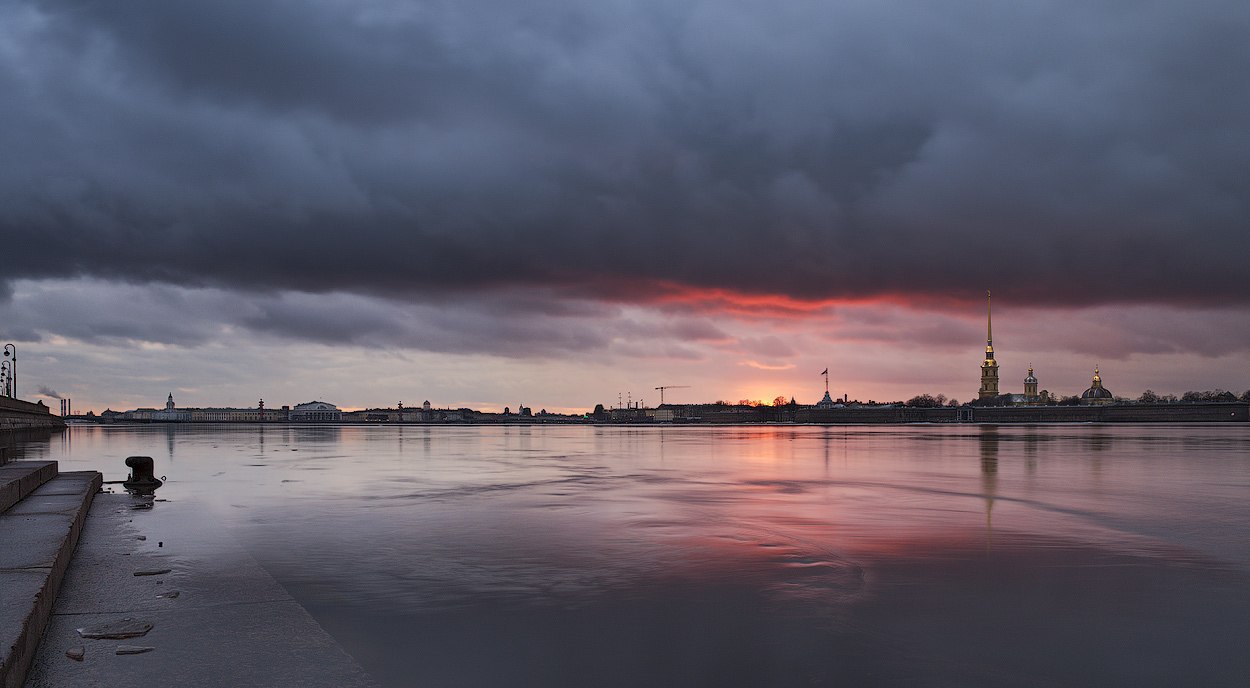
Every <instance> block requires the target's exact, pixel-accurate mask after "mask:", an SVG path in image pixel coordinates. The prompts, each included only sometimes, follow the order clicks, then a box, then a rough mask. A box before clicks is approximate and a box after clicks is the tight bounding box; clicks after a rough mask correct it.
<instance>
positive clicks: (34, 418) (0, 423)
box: [0, 397, 65, 432]
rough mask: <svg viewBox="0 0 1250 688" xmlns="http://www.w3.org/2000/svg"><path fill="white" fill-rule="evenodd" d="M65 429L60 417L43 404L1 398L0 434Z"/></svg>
mask: <svg viewBox="0 0 1250 688" xmlns="http://www.w3.org/2000/svg"><path fill="white" fill-rule="evenodd" d="M63 427H65V421H64V420H63V419H62V418H61V417H60V416H54V415H52V412H51V410H50V409H48V407H47V406H45V405H44V404H43V403H42V402H40V403H36V404H32V403H31V402H29V401H22V400H21V399H13V398H10V397H0V432H12V431H19V430H32V429H55V428H63Z"/></svg>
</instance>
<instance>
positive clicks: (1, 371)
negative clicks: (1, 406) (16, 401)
mask: <svg viewBox="0 0 1250 688" xmlns="http://www.w3.org/2000/svg"><path fill="white" fill-rule="evenodd" d="M0 396H4V397H7V396H9V362H8V361H5V362H3V363H0Z"/></svg>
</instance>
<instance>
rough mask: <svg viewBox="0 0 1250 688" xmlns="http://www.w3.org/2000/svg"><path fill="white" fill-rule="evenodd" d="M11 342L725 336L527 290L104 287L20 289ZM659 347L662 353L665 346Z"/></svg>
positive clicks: (376, 343)
mask: <svg viewBox="0 0 1250 688" xmlns="http://www.w3.org/2000/svg"><path fill="white" fill-rule="evenodd" d="M0 323H3V325H4V327H5V331H6V332H21V333H24V334H25V335H26V336H24V337H22V338H20V339H19V341H30V342H38V341H47V340H49V339H50V338H52V337H64V338H67V339H70V340H75V341H81V342H83V343H86V344H91V345H103V346H122V347H138V346H143V345H158V346H177V347H186V348H195V347H202V346H227V347H229V346H232V345H237V344H241V343H243V342H244V341H253V340H255V341H257V342H289V341H304V342H313V343H319V344H326V345H340V344H349V345H354V346H357V347H361V348H363V349H365V350H370V349H373V350H397V349H401V350H402V349H417V350H423V351H431V352H440V353H455V354H490V355H496V356H504V357H510V358H550V359H565V358H568V357H570V356H585V357H589V358H594V357H601V356H603V355H605V353H606V354H609V355H610V354H621V355H626V356H646V357H656V356H661V355H663V354H662V351H665V350H666V351H671V352H676V355H680V356H681V357H683V358H687V359H689V358H697V357H698V356H697V354H695V353H693V352H692V351H690V350H689V349H688V348H686V347H685V345H687V344H699V343H705V342H725V341H733V338H732V336H731V335H729V334H727V333H725V332H723V331H721V330H720V329H718V328H717V327H715V326H714V325H712V324H711V323H709V322H708V321H707V320H706V319H703V318H698V317H681V318H655V317H648V315H647V314H645V313H629V312H622V308H621V307H619V306H614V305H610V304H604V303H601V302H597V301H581V302H577V301H571V300H568V299H556V298H552V297H551V296H550V295H549V294H547V295H544V294H543V293H536V292H520V291H517V292H512V293H509V294H503V295H499V294H490V295H477V294H463V295H456V296H446V295H445V296H444V297H442V298H441V299H439V300H438V301H437V302H435V303H427V302H420V301H403V300H395V299H385V298H376V297H370V296H361V295H355V294H345V293H327V294H309V293H305V292H281V293H276V292H275V293H263V294H256V295H253V296H251V297H250V298H241V297H240V294H239V293H238V292H235V291H232V290H226V289H187V288H183V287H176V286H170V285H164V284H151V285H138V284H121V285H119V284H115V283H111V282H106V281H99V280H96V281H86V280H75V281H42V282H24V283H22V288H21V289H20V290H19V291H18V293H17V295H16V296H15V298H14V299H13V300H12V301H11V302H9V303H7V304H0ZM665 347H666V348H665Z"/></svg>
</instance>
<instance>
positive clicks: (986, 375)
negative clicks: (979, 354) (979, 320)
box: [977, 289, 998, 399]
mask: <svg viewBox="0 0 1250 688" xmlns="http://www.w3.org/2000/svg"><path fill="white" fill-rule="evenodd" d="M977 396H978V397H979V398H981V399H987V398H990V397H996V396H998V361H995V360H994V320H993V315H992V312H991V310H990V291H989V290H988V289H986V290H985V360H984V361H983V362H982V363H981V389H980V390H979V391H978V392H977Z"/></svg>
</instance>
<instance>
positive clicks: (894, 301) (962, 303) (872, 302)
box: [612, 281, 972, 319]
mask: <svg viewBox="0 0 1250 688" xmlns="http://www.w3.org/2000/svg"><path fill="white" fill-rule="evenodd" d="M633 296H634V297H636V298H637V302H638V303H639V304H640V305H647V306H658V307H660V308H663V307H665V306H670V307H678V308H689V309H692V310H696V311H700V312H705V313H714V314H721V315H730V316H738V317H746V318H792V319H805V318H808V317H811V316H819V315H823V314H825V313H827V312H828V311H829V310H830V309H833V308H836V307H863V306H889V307H899V308H909V309H914V308H925V309H933V310H953V311H961V312H962V311H965V310H967V309H968V308H969V306H968V304H969V303H972V301H969V299H967V298H964V297H962V296H937V295H932V294H917V293H902V292H883V293H881V294H876V295H871V296H837V297H824V298H804V297H799V296H791V295H789V294H781V293H767V292H751V291H745V290H739V289H729V288H724V287H698V286H691V285H686V284H680V283H677V282H667V281H659V282H653V283H652V284H651V285H650V288H643V289H641V294H634V295H633ZM612 300H616V301H630V300H633V299H629V298H626V297H624V296H623V295H618V296H616V297H615V298H614V299H612Z"/></svg>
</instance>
